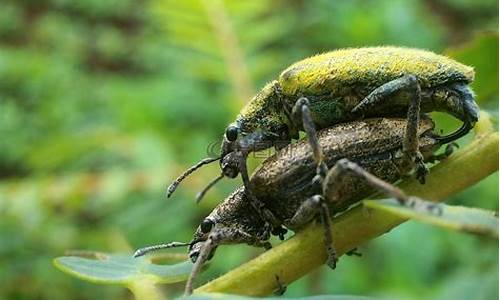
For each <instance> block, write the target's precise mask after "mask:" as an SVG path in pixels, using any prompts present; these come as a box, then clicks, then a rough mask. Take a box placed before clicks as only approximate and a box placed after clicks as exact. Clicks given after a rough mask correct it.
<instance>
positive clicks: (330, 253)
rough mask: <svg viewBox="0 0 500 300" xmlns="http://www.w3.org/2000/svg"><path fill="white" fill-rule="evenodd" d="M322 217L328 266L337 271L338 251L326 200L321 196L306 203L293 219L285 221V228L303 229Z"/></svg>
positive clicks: (309, 199)
mask: <svg viewBox="0 0 500 300" xmlns="http://www.w3.org/2000/svg"><path fill="white" fill-rule="evenodd" d="M318 213H319V215H320V216H321V223H322V224H323V229H324V231H323V232H324V235H325V236H324V241H325V247H326V253H327V261H326V263H327V265H328V266H329V267H331V268H332V269H335V267H336V264H337V260H338V259H337V251H336V250H335V246H334V245H333V238H332V221H331V216H330V210H329V209H328V205H327V204H326V201H325V199H324V198H323V197H322V196H321V195H314V196H312V197H310V198H308V199H307V200H306V201H304V202H303V203H302V204H301V205H300V207H299V208H298V209H297V211H296V212H295V214H294V215H293V217H292V218H291V219H288V220H285V226H286V227H289V228H296V229H298V228H301V227H303V226H304V225H306V224H308V223H309V222H310V221H311V220H312V219H314V217H316V216H317V215H318Z"/></svg>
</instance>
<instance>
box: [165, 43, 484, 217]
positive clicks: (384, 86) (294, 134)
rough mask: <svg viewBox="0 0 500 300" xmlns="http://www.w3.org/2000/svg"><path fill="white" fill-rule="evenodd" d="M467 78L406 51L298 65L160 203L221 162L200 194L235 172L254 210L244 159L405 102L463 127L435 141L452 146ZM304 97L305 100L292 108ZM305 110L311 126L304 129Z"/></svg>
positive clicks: (466, 97) (471, 104) (333, 55)
mask: <svg viewBox="0 0 500 300" xmlns="http://www.w3.org/2000/svg"><path fill="white" fill-rule="evenodd" d="M473 78H474V71H473V69H472V68H471V67H468V66H465V65H463V64H460V63H458V62H456V61H454V60H451V59H449V58H446V57H444V56H441V55H437V54H434V53H432V52H429V51H424V50H418V49H410V48H398V47H374V48H358V49H344V50H337V51H332V52H328V53H325V54H321V55H317V56H313V57H310V58H308V59H305V60H302V61H299V62H297V63H295V64H293V65H292V66H290V67H289V68H287V69H286V70H285V71H283V72H282V73H281V75H280V76H279V78H278V80H276V81H272V82H270V83H268V84H267V85H266V86H265V87H264V88H263V89H262V90H261V91H260V92H259V93H258V94H257V95H256V96H255V97H254V98H253V99H252V100H251V101H250V102H249V103H248V104H247V105H246V106H245V108H243V110H242V111H241V113H240V114H239V115H238V117H237V119H236V121H235V122H234V123H232V124H231V125H229V126H228V127H227V129H226V132H225V134H224V137H223V142H222V146H221V155H220V157H217V158H207V159H204V160H202V161H200V162H199V163H198V164H196V165H195V166H193V167H191V168H190V169H188V170H187V171H186V172H185V173H184V174H182V175H181V176H179V177H178V178H177V179H176V180H175V181H174V182H173V183H172V184H171V185H170V186H169V188H168V191H167V196H168V197H170V196H171V194H172V193H173V192H174V191H175V189H176V188H177V186H178V185H179V183H180V182H181V181H182V180H183V179H184V178H186V177H187V176H188V175H189V174H191V173H192V172H194V171H195V170H196V169H197V168H199V167H200V166H202V165H204V164H207V163H211V162H213V161H217V160H220V166H221V169H222V174H221V176H219V177H217V178H216V179H215V180H214V181H213V182H211V183H210V184H209V185H208V186H207V188H210V187H211V186H213V185H214V184H215V182H217V181H218V180H220V179H221V178H223V177H224V176H226V177H230V178H234V177H236V176H237V175H238V174H239V173H241V175H242V179H243V184H244V185H245V187H246V189H247V192H249V193H250V197H251V198H253V201H255V202H256V203H255V204H254V207H255V208H258V205H259V203H258V201H257V200H256V199H254V198H255V197H253V196H252V195H251V192H252V189H251V187H250V186H249V179H248V172H247V167H246V158H247V156H248V154H249V153H250V152H254V151H259V150H263V149H267V148H269V147H272V146H275V147H276V148H280V147H282V145H283V144H286V143H289V142H290V141H291V139H296V138H298V132H299V131H307V128H306V127H307V126H311V125H313V124H314V126H315V127H316V128H318V129H322V128H326V127H329V126H331V125H334V124H338V123H342V122H346V121H352V120H356V119H362V118H367V117H404V116H406V112H407V111H408V106H409V103H410V99H411V98H412V97H419V98H420V100H421V105H420V107H421V110H422V112H431V111H442V112H446V113H449V114H451V115H453V116H455V117H456V118H458V119H460V120H462V121H463V122H464V123H463V126H462V127H461V128H460V129H458V130H457V131H456V132H454V133H452V134H450V135H449V136H447V137H442V139H443V141H452V140H455V139H457V138H459V137H461V136H463V135H465V134H466V133H467V132H468V131H469V130H470V129H471V128H472V126H473V125H474V123H475V122H476V121H477V120H478V113H479V110H478V107H477V105H476V103H475V101H474V95H473V93H472V91H471V89H470V88H469V87H468V84H469V83H470V82H472V80H473ZM303 97H304V98H306V99H307V100H308V101H298V99H299V98H303ZM306 106H307V107H306ZM306 109H307V110H310V112H311V116H312V120H311V121H312V123H313V124H305V123H304V122H303V119H302V116H301V115H302V112H303V110H306ZM205 192H206V190H204V191H203V192H202V193H200V194H199V195H203V194H204V193H205ZM198 200H199V199H198Z"/></svg>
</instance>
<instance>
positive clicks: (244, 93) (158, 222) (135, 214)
mask: <svg viewBox="0 0 500 300" xmlns="http://www.w3.org/2000/svg"><path fill="white" fill-rule="evenodd" d="M497 12H498V3H497V2H496V1H493V0H481V1H477V0H460V1H451V0H421V1H417V0H411V1H406V0H380V1H361V0H357V1H347V0H345V1H327V0H318V1H301V0H293V1H284V0H282V1H271V0H258V1H216V0H205V1H203V0H186V1H173V0H144V1H131V0H121V1H117V0H114V1H98V0H90V1H68V0H40V1H30V0H21V1H14V0H4V1H2V4H1V9H0V136H1V139H0V180H1V181H0V212H1V218H0V278H2V280H1V283H0V298H1V299H34V298H37V299H76V298H77V299H95V298H105V299H121V298H124V297H128V296H129V295H128V294H126V293H128V292H127V291H125V290H123V289H121V288H118V287H109V286H95V285H92V284H89V283H85V282H80V281H78V280H75V279H74V278H71V277H69V276H67V275H65V274H63V273H61V272H59V271H57V270H56V269H55V268H54V267H53V266H52V265H51V261H52V259H53V258H54V257H56V256H60V255H62V254H64V251H65V250H67V249H88V250H101V251H106V252H129V253H132V252H131V250H132V249H133V248H137V247H140V246H144V245H148V244H154V243H158V242H162V241H171V240H181V241H182V240H188V239H189V238H190V237H191V235H192V232H193V230H194V228H195V226H196V225H197V224H198V222H199V221H200V219H201V218H202V217H203V216H204V215H206V214H207V213H208V212H209V211H210V209H211V208H212V207H213V206H214V205H215V204H216V203H217V202H218V201H221V200H222V199H224V197H225V195H227V194H228V193H229V192H230V191H231V190H233V189H234V188H235V187H236V186H237V185H238V184H239V182H238V181H236V180H234V181H229V180H226V181H224V182H223V183H221V184H220V185H218V186H217V187H216V188H214V189H213V190H212V191H211V192H210V193H209V194H208V195H207V199H206V201H204V202H203V203H202V204H201V205H198V206H197V205H195V204H194V201H193V200H194V195H195V194H196V193H195V192H196V191H198V190H200V189H201V188H202V187H203V186H204V184H205V183H207V182H208V180H209V179H210V178H213V177H214V176H215V175H216V174H217V173H218V172H219V170H218V166H216V165H213V166H210V167H206V168H204V169H203V170H200V171H199V172H198V173H197V174H196V175H195V176H192V178H190V179H189V180H187V181H186V182H185V183H184V184H183V185H182V186H181V187H180V188H179V190H178V192H177V194H176V195H175V196H174V197H173V199H171V200H170V201H168V202H167V201H166V200H165V199H164V188H165V186H166V185H167V184H168V183H169V181H170V180H171V179H173V178H174V177H175V176H176V175H177V174H179V173H180V172H181V171H182V170H183V169H185V168H186V166H188V165H189V164H191V163H194V162H196V161H198V160H199V159H201V158H203V157H205V156H206V155H207V151H208V148H209V146H210V145H213V144H214V142H217V143H218V140H219V138H220V136H221V134H222V132H223V130H224V128H225V126H226V125H227V124H228V123H229V122H230V121H231V120H232V119H233V118H234V116H235V115H236V113H237V112H238V110H239V109H240V108H241V107H242V105H243V103H244V101H247V100H248V98H249V97H250V96H251V95H252V94H253V93H254V92H255V91H256V90H257V89H258V88H259V87H261V86H262V85H263V83H265V82H266V81H268V80H270V79H273V78H275V77H276V76H277V75H278V74H279V72H280V71H281V70H282V69H284V68H285V67H286V66H288V65H289V64H291V63H292V62H294V61H297V60H299V59H302V58H304V57H307V56H310V55H312V54H315V53H319V52H323V51H327V50H331V49H335V48H341V47H352V46H368V45H385V44H394V45H400V46H412V47H419V48H426V49H430V50H433V51H435V52H438V53H443V52H446V53H449V54H450V55H451V56H453V57H455V58H456V59H458V60H460V61H463V62H465V63H468V64H471V65H473V66H475V67H476V70H477V72H478V74H477V82H476V83H475V84H474V88H475V89H476V91H477V93H478V99H479V102H480V104H481V106H482V107H483V108H487V109H488V110H489V111H491V112H492V113H493V114H494V115H498V34H497V33H495V32H494V31H496V30H497V28H498V15H497ZM484 32H488V33H486V38H484V35H485V34H484ZM478 36H483V38H481V37H478ZM450 48H453V49H450ZM438 121H440V120H438ZM445 123H446V122H445V121H443V124H445ZM442 126H443V127H446V125H442ZM255 163H256V162H254V165H255ZM452 177H453V174H450V181H452V180H453V179H452ZM497 183H498V176H497V175H493V176H491V177H490V178H488V179H486V180H484V181H483V182H481V183H480V184H478V185H477V186H474V187H472V188H470V189H469V190H467V191H465V192H464V193H462V194H460V195H457V196H455V197H453V199H450V202H451V203H453V204H464V205H467V206H478V207H483V208H488V209H494V210H498V202H497V199H498V184H497ZM259 251H260V250H257V249H251V248H249V247H247V246H244V245H240V246H234V247H220V249H219V250H218V255H217V256H216V258H215V259H214V260H213V262H212V264H211V266H210V268H209V269H208V270H207V271H206V272H205V274H204V276H202V277H201V278H200V282H202V281H203V280H207V279H209V278H213V277H214V276H216V275H217V274H221V273H223V272H225V271H227V270H229V269H231V268H233V267H234V266H236V265H239V264H240V263H241V262H242V261H246V260H248V259H249V258H250V257H253V256H255V255H256V254H257V253H259ZM361 251H362V252H363V254H364V256H363V257H362V258H361V259H359V258H355V257H354V258H343V259H342V263H341V264H339V266H338V268H337V270H336V271H335V272H330V271H328V270H327V269H326V268H325V269H324V268H321V269H319V270H317V271H316V272H314V273H312V274H310V275H309V276H307V277H305V278H303V279H302V280H300V281H298V282H296V283H295V284H293V285H291V286H290V287H289V289H288V293H287V295H288V296H304V295H312V294H320V293H332V294H365V295H375V296H376V295H391V296H397V297H400V298H405V299H414V298H422V297H430V298H435V299H469V298H472V297H473V298H475V299H492V298H498V259H497V257H498V247H497V245H496V243H494V242H491V241H490V240H483V239H480V238H477V237H470V236H465V235H463V234H459V233H452V232H447V231H444V230H439V229H436V228H432V227H430V226H424V225H419V224H413V223H409V224H405V225H403V226H401V227H399V228H398V229H397V230H394V231H393V232H392V233H391V234H390V235H386V236H384V237H382V238H379V239H377V240H375V241H373V242H371V243H369V244H368V245H366V246H365V247H362V249H361ZM222 258H223V259H222ZM166 289H167V288H166ZM181 290H182V284H178V285H173V286H168V290H166V294H169V295H174V294H176V293H179V292H180V291H181Z"/></svg>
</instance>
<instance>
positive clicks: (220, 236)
mask: <svg viewBox="0 0 500 300" xmlns="http://www.w3.org/2000/svg"><path fill="white" fill-rule="evenodd" d="M225 238H226V236H225V232H217V231H215V232H212V233H211V234H210V235H209V236H208V238H207V240H206V241H205V242H204V243H203V246H202V247H201V249H200V253H199V254H198V257H197V258H196V261H195V263H194V265H193V269H191V274H189V278H188V280H187V283H186V287H185V289H184V294H185V295H191V294H192V293H193V282H194V279H195V278H196V276H197V275H198V273H200V271H201V268H202V267H203V265H204V264H205V262H206V261H207V260H208V258H209V256H210V254H211V253H212V251H213V250H214V249H215V248H216V247H217V246H218V245H219V243H220V242H221V241H222V240H224V239H225Z"/></svg>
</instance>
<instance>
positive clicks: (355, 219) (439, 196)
mask: <svg viewBox="0 0 500 300" xmlns="http://www.w3.org/2000/svg"><path fill="white" fill-rule="evenodd" d="M496 170H498V133H497V132H484V131H483V132H480V133H478V136H477V137H476V138H475V139H474V140H473V142H472V143H470V144H469V145H467V146H466V147H464V148H463V149H461V150H459V151H457V152H456V153H455V154H454V155H452V156H451V157H450V158H448V159H447V160H445V161H443V162H442V163H440V164H438V165H436V166H435V167H433V168H432V171H431V173H430V174H429V176H428V177H427V183H426V184H425V185H420V184H419V183H417V182H416V180H415V179H413V178H411V179H407V180H404V181H403V182H402V183H401V185H400V187H401V188H402V189H403V190H404V191H406V192H407V194H409V195H417V196H420V197H422V198H425V199H428V200H433V201H443V200H445V199H446V198H447V197H449V196H451V195H453V194H456V193H458V192H460V191H463V190H464V189H466V188H467V187H470V186H472V185H474V184H475V183H477V182H478V181H480V180H481V179H483V178H485V177H487V176H488V175H490V174H492V173H493V172H495V171H496ZM405 221H406V219H403V218H400V217H396V216H394V215H391V214H389V213H387V212H382V211H374V210H371V209H368V208H365V207H363V206H358V207H356V208H354V209H352V210H350V211H348V212H346V213H345V214H343V215H341V216H339V217H337V218H335V219H334V220H333V224H332V230H333V235H334V239H335V245H336V248H337V252H338V253H339V255H342V254H345V253H346V251H349V250H351V249H353V248H355V247H356V246H358V245H360V244H362V243H364V242H366V241H368V240H370V239H373V238H375V237H377V236H379V235H382V234H384V233H386V232H388V231H390V230H391V229H392V228H394V227H396V226H398V225H399V224H401V223H403V222H405ZM325 260H326V254H325V250H324V244H323V232H322V227H321V225H320V224H311V225H310V226H308V227H307V228H305V229H304V230H302V231H300V232H298V233H297V234H296V235H295V236H294V237H292V238H290V239H289V240H287V241H285V242H283V243H281V244H280V245H278V246H276V247H274V248H273V249H271V250H269V251H267V252H265V253H263V254H262V255H260V256H259V257H257V258H255V259H253V260H251V261H249V262H247V263H245V264H243V265H242V266H240V267H238V268H236V269H234V270H232V271H230V272H228V273H226V274H225V275H223V276H221V277H219V278H217V279H215V280H213V281H211V282H209V283H207V284H205V285H203V286H201V287H199V288H198V289H196V290H195V291H194V292H195V293H216V292H218V293H229V294H238V295H250V296H265V295H269V294H270V293H272V291H273V290H274V289H275V288H276V278H275V276H276V275H278V276H279V279H280V282H281V283H283V284H285V285H286V284H289V283H291V282H293V281H294V280H297V279H299V278H300V277H302V276H304V275H306V274H307V273H309V272H310V271H312V270H313V269H315V268H317V267H319V266H321V265H322V264H324V262H325ZM340 263H342V260H341V261H340Z"/></svg>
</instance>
